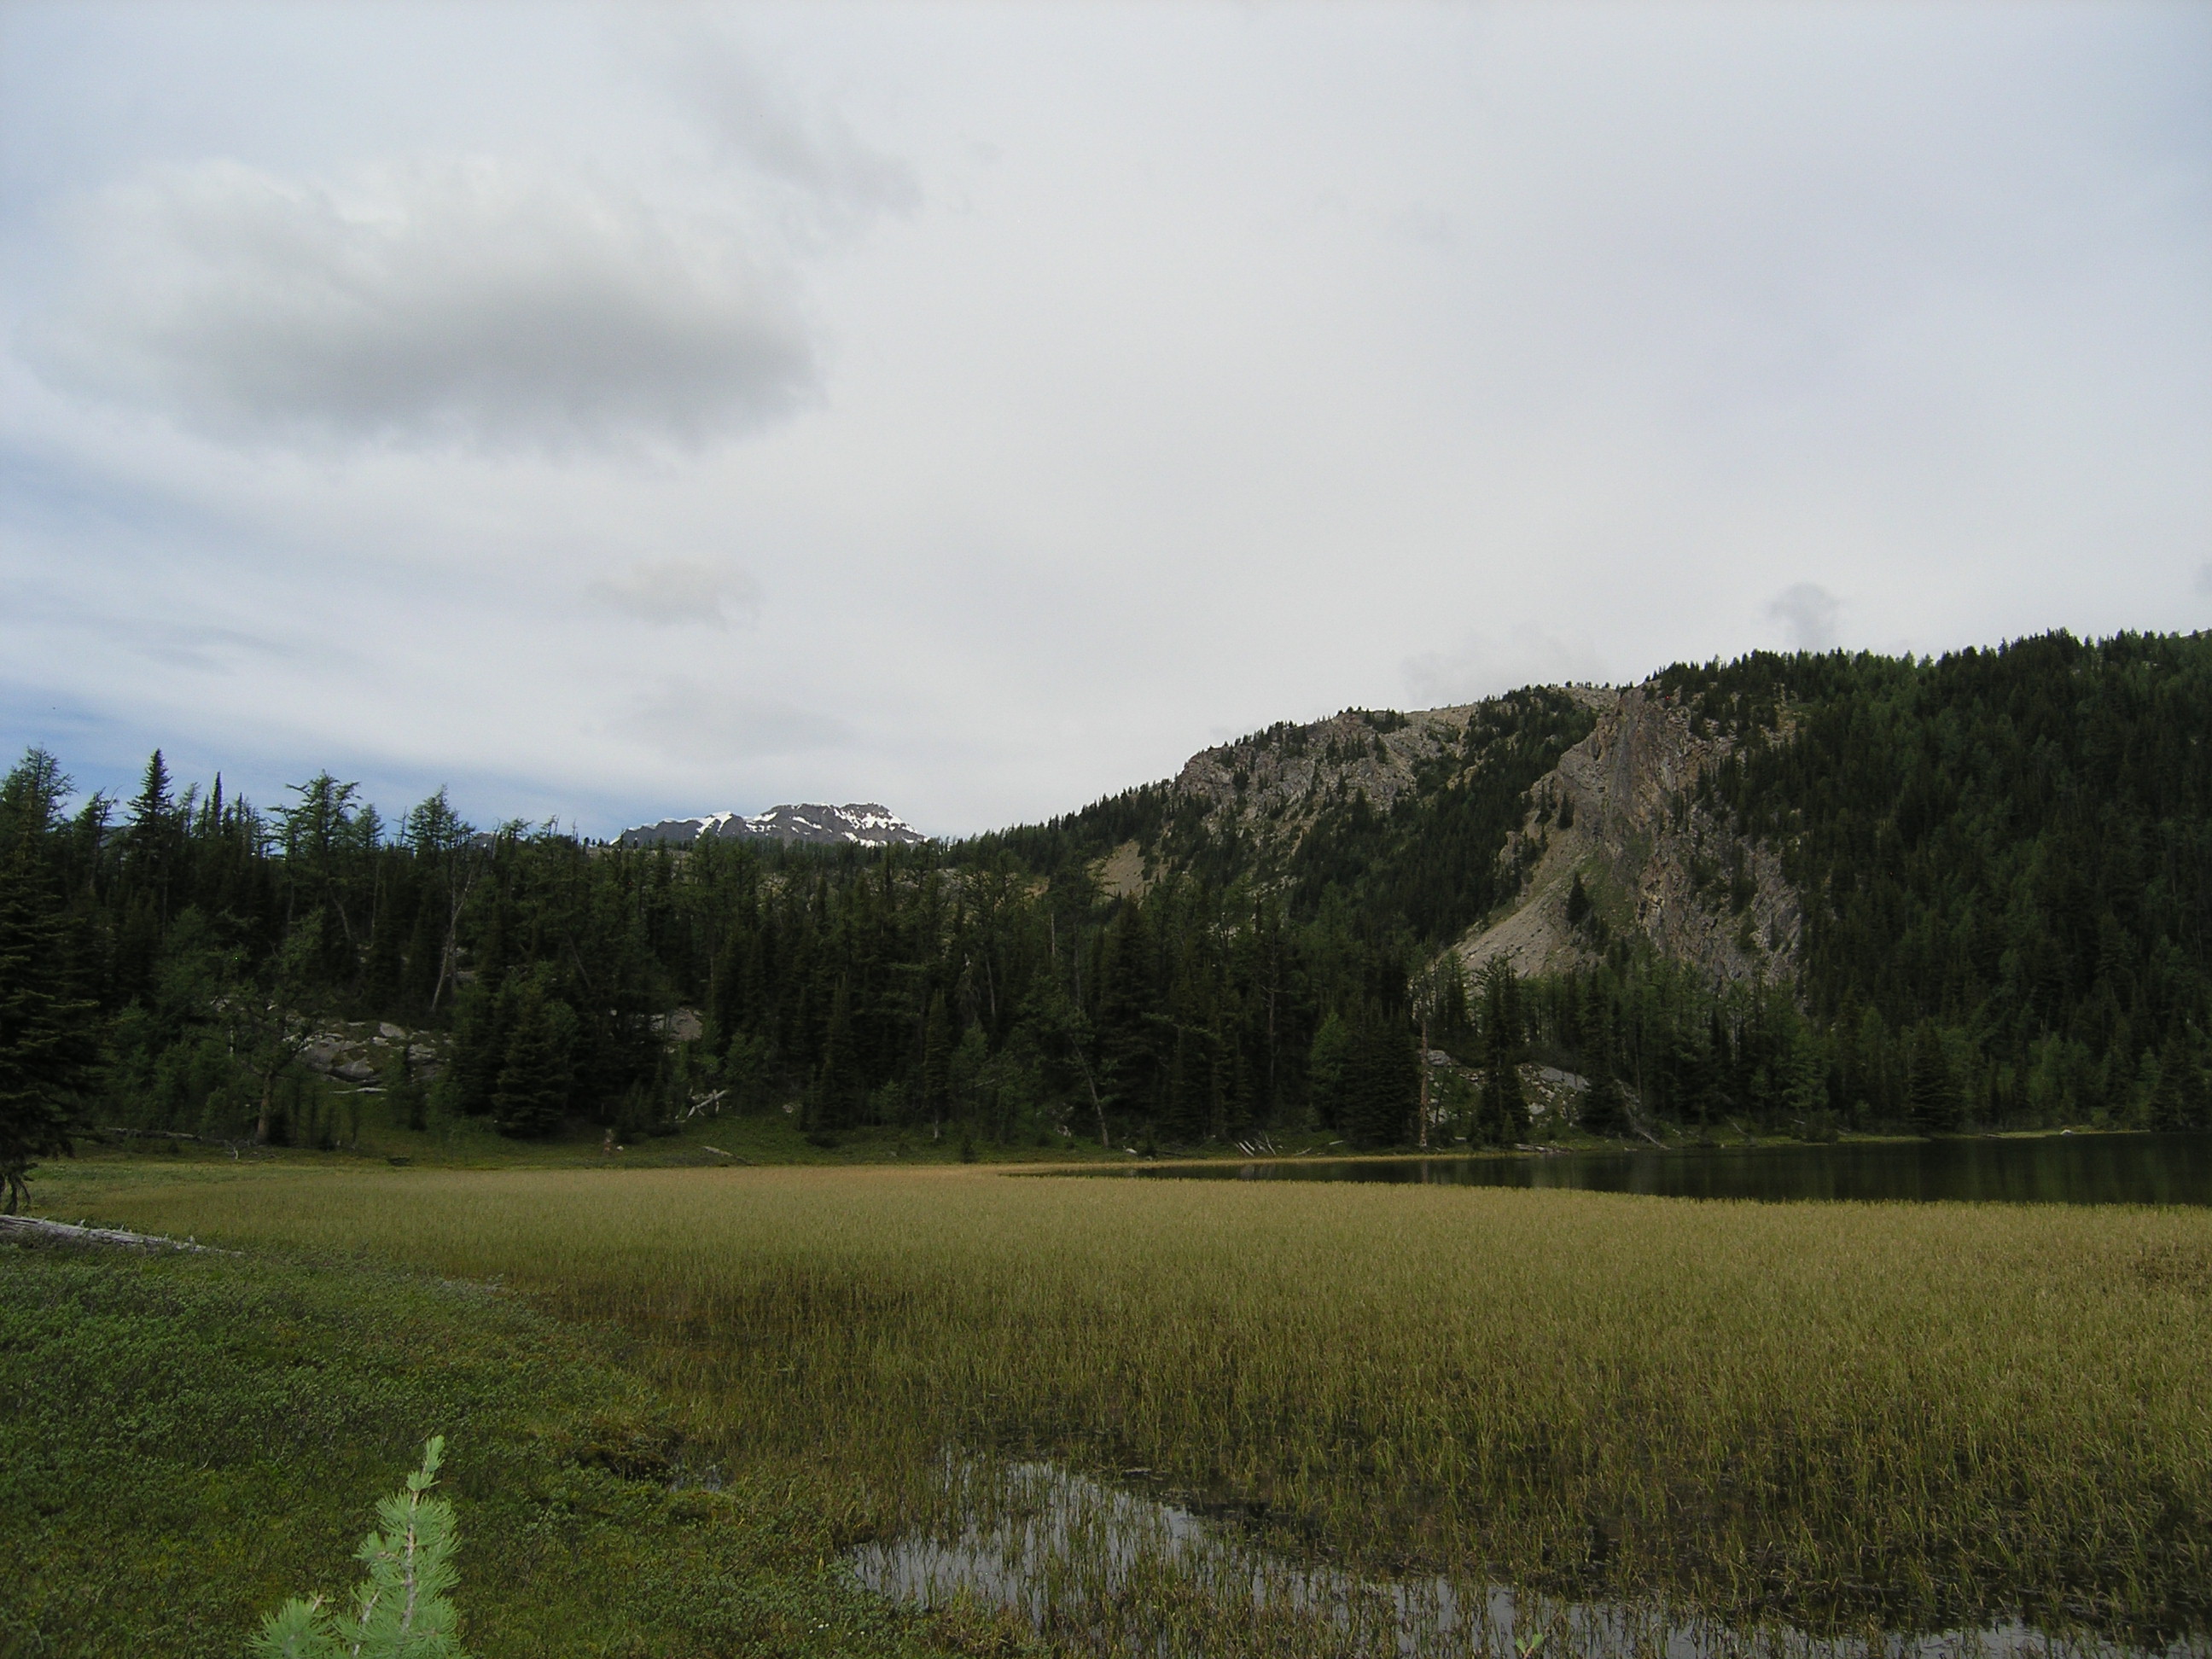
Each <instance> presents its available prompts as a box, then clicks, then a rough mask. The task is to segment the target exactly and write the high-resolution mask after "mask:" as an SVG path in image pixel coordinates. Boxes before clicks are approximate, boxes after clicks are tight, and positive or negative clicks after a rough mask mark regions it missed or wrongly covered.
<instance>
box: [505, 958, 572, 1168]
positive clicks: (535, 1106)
mask: <svg viewBox="0 0 2212 1659" xmlns="http://www.w3.org/2000/svg"><path fill="white" fill-rule="evenodd" d="M501 1000H503V1001H504V1002H505V1003H506V1005H507V1014H506V1018H505V1020H504V1021H503V1022H502V1024H504V1026H505V1028H506V1031H507V1044H506V1051H505V1054H504V1057H503V1059H502V1060H501V1065H500V1068H499V1077H498V1080H497V1082H496V1083H495V1085H494V1086H493V1089H492V1096H491V1109H492V1115H493V1118H494V1120H495V1121H496V1122H497V1123H498V1125H499V1130H500V1133H501V1134H508V1135H523V1136H531V1135H549V1134H551V1133H554V1132H555V1131H556V1130H557V1129H559V1128H560V1127H561V1124H562V1120H563V1119H564V1118H566V1117H567V1116H568V1099H569V1094H570V1091H572V1090H573V1089H574V1086H575V1066H574V1052H575V1042H576V1015H575V1012H574V1010H573V1009H571V1008H570V1007H569V1006H568V1004H567V1003H565V1002H562V1000H560V999H559V998H557V997H555V996H551V995H549V994H547V992H546V990H545V988H544V986H543V985H542V984H541V983H540V982H538V981H537V980H535V979H532V980H528V981H522V980H511V981H508V982H507V985H506V986H504V987H502V988H501Z"/></svg>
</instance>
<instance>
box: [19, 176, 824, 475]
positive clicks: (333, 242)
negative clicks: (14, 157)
mask: <svg viewBox="0 0 2212 1659" xmlns="http://www.w3.org/2000/svg"><path fill="white" fill-rule="evenodd" d="M76 229H77V233H78V235H77V240H76V253H77V256H78V259H79V262H80V264H79V269H78V271H77V273H76V277H77V280H76V283H75V284H74V287H73V290H72V294H71V297H70V300H69V301H66V302H65V304H64V306H63V307H61V308H60V309H59V310H58V312H57V313H53V314H50V315H49V316H48V317H46V319H43V320H42V321H41V323H40V325H37V326H36V327H34V329H33V332H32V335H31V338H30V341H29V344H30V348H31V356H32V357H33V362H34V363H35V364H36V366H37V367H38V368H40V371H41V372H42V374H44V375H45V377H46V379H48V380H50V381H55V382H58V383H61V384H63V385H65V386H71V387H74V388H77V389H82V390H89V391H93V392H99V393H103V394H106V395H108V396H111V397H120V398H125V399H129V400H133V401H137V402H141V403H144V404H150V405H152V406H153V407H155V408H157V409H159V410H161V411H163V412H164V413H166V414H167V415H169V416H172V417H173V418H174V419H176V420H177V421H179V422H180V423H182V424H184V425H185V426H188V427H193V428H200V429H204V430H213V431H216V432H218V433H222V434H226V435H252V436H263V437H269V436H274V437H277V438H280V439H281V438H298V437H302V436H316V437H337V438H342V439H362V438H370V439H382V440H394V441H401V442H406V443H416V444H420V443H426V442H427V443H431V444H445V443H450V442H454V441H459V442H461V443H464V444H465V445H469V446H471V447H483V448H492V449H499V448H507V447H516V446H522V447H554V448H560V447H568V446H569V445H573V444H575V443H578V442H583V443H599V442H605V441H617V440H621V439H623V438H626V437H630V436H635V435H647V436H657V437H673V438H677V439H680V440H696V439H699V438H702V437H704V436H706V435H710V434H713V433H716V432H720V431H725V430H729V429H733V428H745V427H749V426H755V425H757V424H759V423H761V422H764V421H767V420H770V419H772V418H774V417H775V416H778V415H781V414H783V413H784V412H786V411H787V410H790V409H792V408H793V406H794V405H796V404H799V402H800V401H802V400H803V399H804V398H806V397H807V396H808V395H809V393H810V392H811V390H812V387H813V386H814V379H815V362H814V354H813V349H812V345H811V341H810V339H809V337H808V333H807V330H806V327H805V323H804V321H803V319H802V318H801V316H800V314H799V308H798V305H797V302H796V299H795V296H794V294H793V286H792V283H791V282H790V280H789V278H788V277H787V276H786V275H785V274H783V273H782V272H781V271H779V270H777V269H776V268H775V266H774V265H773V264H771V263H769V262H768V261H765V260H763V258H760V257H758V256H757V253H756V252H754V251H753V250H751V249H749V248H748V247H746V246H743V245H741V243H740V242H739V240H738V238H737V237H736V236H735V235H733V234H731V233H730V232H729V230H728V229H727V228H726V227H714V226H708V225H704V224H701V223H698V222H687V221H685V220H683V219H681V218H678V217H676V216H671V215H669V214H667V213H665V212H662V211H659V210H656V209H655V208H653V206H652V205H650V204H647V202H646V201H645V200H643V199H642V198H641V197H637V196H635V195H633V194H629V193H626V192H624V191H621V190H618V189H616V188H614V187H612V186H610V185H605V184H601V183H595V182H592V181H591V180H589V179H586V178H581V177H579V176H577V175H574V174H570V175H568V176H565V177H562V178H561V179H549V178H544V177H537V176H532V174H530V173H526V172H524V171H521V170H519V169H517V168H514V167H510V166H508V165H506V164H502V163H499V162H495V161H436V162H423V163H418V164H414V165H410V166H407V167H398V168H388V169H386V170H383V171H381V172H380V173H375V174H373V175H369V176H368V177H366V178H364V179H362V180H361V181H360V182H358V183H356V184H355V185H349V186H347V187H343V188H340V187H337V186H333V185H329V184H325V183H321V182H317V181H313V180H309V179H297V178H286V177H280V176H278V175H276V174H273V173H267V172H263V171H259V170H257V169H254V168H250V167H243V166H240V165H237V164H234V163H230V162H216V161H209V162H201V163H197V164H195V165H191V166H185V167H156V168H153V169H149V171H147V172H145V173H142V174H140V175H139V176H138V177H137V179H134V180H133V181H132V182H131V183H129V184H127V185H118V186H116V187H113V188H111V189H109V190H107V191H103V192H101V193H100V194H99V195H98V196H96V197H94V198H93V199H92V200H91V201H89V202H88V203H84V204H81V206H80V210H79V212H78V214H77V216H76Z"/></svg>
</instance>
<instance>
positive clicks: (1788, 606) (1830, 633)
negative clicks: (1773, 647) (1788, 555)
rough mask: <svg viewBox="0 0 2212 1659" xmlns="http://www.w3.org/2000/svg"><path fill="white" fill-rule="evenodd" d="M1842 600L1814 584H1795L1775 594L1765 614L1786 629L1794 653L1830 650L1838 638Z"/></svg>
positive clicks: (1833, 647) (1834, 646) (1835, 644)
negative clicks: (1796, 651)
mask: <svg viewBox="0 0 2212 1659" xmlns="http://www.w3.org/2000/svg"><path fill="white" fill-rule="evenodd" d="M1843 608H1844V607H1843V601H1842V600H1840V599H1838V598H1837V597H1836V596H1835V595H1834V594H1832V593H1831V592H1828V590H1827V589H1826V588H1825V587H1822V586H1820V584H1819V583H1817V582H1799V583H1797V584H1796V586H1792V587H1786V588H1784V590H1783V591H1782V592H1779V593H1778V594H1776V595H1775V596H1774V598H1773V599H1772V600H1771V601H1770V602H1769V603H1768V605H1767V607H1766V614H1767V615H1768V616H1770V617H1773V618H1774V619H1775V620H1776V621H1777V622H1779V623H1782V624H1783V626H1784V627H1785V628H1787V629H1789V630H1790V646H1791V647H1792V648H1793V649H1795V650H1798V651H1832V650H1834V649H1835V648H1836V646H1837V643H1838V639H1839V637H1840V635H1839V634H1838V623H1839V621H1840V620H1841V618H1842V616H1843Z"/></svg>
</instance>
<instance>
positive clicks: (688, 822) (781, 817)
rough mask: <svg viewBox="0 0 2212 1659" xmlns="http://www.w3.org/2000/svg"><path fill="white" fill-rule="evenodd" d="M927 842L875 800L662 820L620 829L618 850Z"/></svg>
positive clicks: (718, 813) (711, 813) (850, 845)
mask: <svg viewBox="0 0 2212 1659" xmlns="http://www.w3.org/2000/svg"><path fill="white" fill-rule="evenodd" d="M928 839H929V837H928V836H925V835H923V834H922V833H921V830H919V829H915V827H914V826H913V825H912V824H910V823H908V822H907V821H906V820H905V819H904V818H902V817H899V816H898V815H897V814H896V813H895V812H893V811H891V810H890V808H889V807H887V806H884V805H880V804H878V802H875V801H849V802H848V803H847V804H846V805H842V806H825V805H821V804H820V803H818V802H814V801H808V802H805V803H802V804H800V805H789V804H786V805H781V806H771V807H769V809H768V811H765V812H762V813H760V814H758V815H757V816H756V817H750V818H749V817H744V816H743V815H741V814H739V813H736V812H709V813H708V814H707V815H706V816H705V817H696V818H663V819H662V820H661V821H660V822H659V823H641V824H639V825H637V826H636V827H635V829H625V830H623V832H622V835H621V836H620V837H619V841H618V844H619V845H621V846H623V847H663V846H666V847H690V846H694V845H696V843H698V842H702V841H708V840H713V841H781V842H805V843H806V844H808V845H810V846H817V847H911V846H914V845H915V844H916V843H917V842H925V841H927V840H928Z"/></svg>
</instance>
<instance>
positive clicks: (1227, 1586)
mask: <svg viewBox="0 0 2212 1659" xmlns="http://www.w3.org/2000/svg"><path fill="white" fill-rule="evenodd" d="M950 1481H951V1485H952V1486H955V1487H957V1488H962V1489H963V1492H962V1493H961V1496H962V1497H963V1498H964V1500H965V1503H964V1504H963V1507H965V1508H966V1510H967V1512H968V1513H969V1516H971V1518H970V1520H969V1522H968V1523H967V1524H966V1525H965V1526H964V1527H963V1528H961V1529H960V1531H959V1532H958V1534H957V1535H956V1536H952V1537H949V1538H947V1537H929V1536H924V1535H919V1534H917V1535H912V1536H908V1537H905V1538H900V1539H894V1540H888V1541H874V1542H871V1543H866V1544H863V1545H861V1546H860V1547H859V1548H857V1549H855V1550H854V1551H852V1552H850V1553H848V1556H847V1560H848V1562H849V1564H850V1565H852V1567H853V1570H854V1572H855V1573H856V1574H857V1575H858V1576H859V1577H860V1581H861V1582H862V1583H865V1584H866V1585H867V1586H868V1587H869V1588H870V1589H874V1590H876V1591H878V1593H879V1594H882V1595H886V1596H889V1597H890V1598H891V1599H892V1600H894V1601H902V1602H905V1603H908V1605H913V1606H920V1607H946V1606H949V1605H953V1604H957V1603H962V1602H965V1603H968V1604H970V1605H977V1606H981V1607H1000V1608H1005V1609H1007V1610H1009V1611H1012V1612H1014V1613H1018V1614H1020V1615H1021V1616H1022V1617H1023V1618H1024V1620H1027V1622H1029V1623H1030V1625H1031V1626H1033V1627H1035V1628H1036V1629H1037V1630H1038V1631H1039V1632H1042V1633H1043V1634H1045V1635H1046V1636H1047V1637H1048V1638H1052V1639H1053V1640H1054V1643H1055V1645H1056V1646H1062V1645H1064V1647H1065V1648H1066V1650H1073V1651H1082V1652H1092V1653H1104V1654H1124V1653H1126V1654H1134V1655H1146V1656H1158V1659H1166V1656H1181V1655H1186V1654H1188V1655H1206V1656H1223V1655H1248V1654H1249V1655H1256V1654H1268V1655H1277V1654H1280V1655H1330V1656H1343V1655H1348V1654H1358V1655H1376V1656H1397V1659H1425V1656H1430V1655H1444V1654H1451V1655H1461V1656H1478V1655H1480V1656H1486V1659H1537V1656H1539V1655H1543V1656H1547V1659H1548V1656H1558V1659H1631V1656H1633V1659H1981V1656H1987V1659H1997V1656H2005V1659H2027V1656H2034V1659H2062V1656H2065V1659H2074V1656H2078V1659H2204V1656H2205V1655H2206V1654H2207V1652H2208V1651H2212V1649H2208V1646H2207V1644H2206V1643H2205V1641H2204V1640H2203V1638H2201V1637H2199V1638H2180V1639H2178V1640H2175V1641H2172V1642H2171V1643H2170V1644H2160V1645H2154V1646H2134V1645H2127V1644H2118V1643H2114V1642H2111V1641H2107V1640H2103V1639H2100V1638H2096V1637H2093V1636H2086V1635H2075V1636H2064V1635H2059V1634H2055V1633H2052V1632H2045V1631H2041V1630H2037V1629H2034V1628H2033V1627H2031V1626H2027V1625H2025V1624H2019V1623H2007V1624H1998V1625H1990V1626H1984V1627H1981V1628H1978V1629H1965V1630H1950V1631H1942V1632H1917V1633H1905V1632H1866V1633H1863V1634H1859V1635H1853V1636H1848V1637H1834V1636H1826V1637H1824V1636H1816V1635H1814V1634H1812V1633H1810V1632H1806V1631H1803V1630H1801V1629H1797V1628H1796V1627H1794V1626H1790V1625H1788V1624H1786V1623H1779V1622H1778V1623H1774V1624H1770V1625H1765V1626H1759V1627H1757V1628H1753V1629H1736V1628H1731V1627H1729V1626H1724V1625H1720V1624H1717V1623H1715V1622H1713V1621H1711V1620H1703V1619H1699V1618H1698V1617H1697V1616H1695V1615H1694V1614H1689V1613H1682V1612H1680V1611H1670V1610H1669V1609H1668V1608H1667V1607H1662V1606H1657V1605H1649V1606H1636V1605H1630V1604H1627V1603H1621V1602H1598V1601H1561V1600H1559V1599H1556V1598H1553V1597H1548V1596H1543V1595H1527V1594H1516V1592H1515V1591H1514V1590H1512V1589H1510V1588H1508V1587H1506V1586H1504V1585H1500V1584H1494V1583H1482V1582H1479V1581H1455V1580H1453V1579H1449V1578H1443V1577H1434V1578H1416V1579H1406V1580H1389V1579H1373V1578H1364V1577H1356V1576H1354V1575H1352V1574H1351V1573H1348V1572H1346V1571H1343V1570H1342V1569H1340V1568H1338V1567H1334V1566H1331V1565H1326V1564H1316V1563H1311V1562H1300V1561H1297V1560H1294V1559H1291V1558H1289V1557H1286V1556H1285V1555H1283V1554H1281V1553H1277V1552H1275V1551H1272V1550H1270V1549H1267V1548H1266V1547H1262V1546H1261V1545H1258V1544H1256V1543H1255V1542H1253V1541H1251V1540H1249V1538H1247V1537H1245V1536H1243V1534H1242V1533H1241V1532H1240V1531H1239V1530H1238V1529H1237V1528H1234V1527H1231V1526H1227V1525H1223V1524H1220V1523H1218V1522H1214V1521H1212V1520H1209V1519H1207V1518H1206V1517H1205V1516H1201V1515H1200V1514H1198V1513H1196V1512H1195V1511H1194V1510H1191V1509H1188V1508H1185V1507H1182V1506H1181V1505H1179V1504H1175V1503H1172V1502H1164V1501H1162V1500H1160V1499H1158V1498H1152V1497H1150V1496H1147V1495H1145V1494H1143V1493H1140V1492H1128V1491H1125V1490H1121V1489H1120V1488H1117V1487H1115V1486H1109V1485H1106V1484H1104V1483H1103V1482H1100V1481H1097V1480H1091V1479H1089V1478H1087V1477H1085V1476H1083V1475H1079V1474H1072V1473H1070V1472H1069V1471H1067V1470H1066V1469H1063V1468H1059V1467H1058V1466H1057V1465H1054V1464H1051V1463H1045V1462H1022V1463H1003V1464H992V1463H989V1462H984V1461H982V1460H975V1461H972V1462H965V1463H959V1464H957V1465H956V1466H955V1467H954V1468H953V1469H952V1470H951V1473H950Z"/></svg>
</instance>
